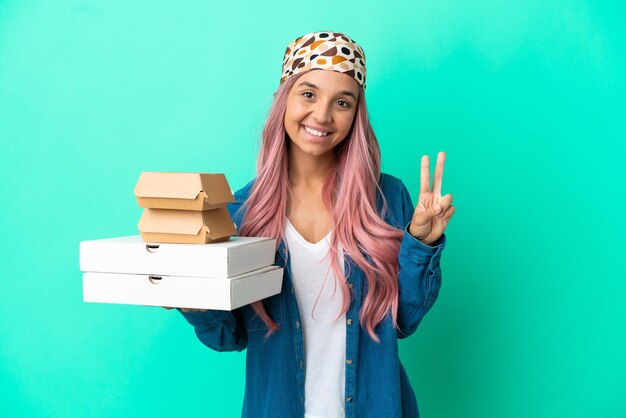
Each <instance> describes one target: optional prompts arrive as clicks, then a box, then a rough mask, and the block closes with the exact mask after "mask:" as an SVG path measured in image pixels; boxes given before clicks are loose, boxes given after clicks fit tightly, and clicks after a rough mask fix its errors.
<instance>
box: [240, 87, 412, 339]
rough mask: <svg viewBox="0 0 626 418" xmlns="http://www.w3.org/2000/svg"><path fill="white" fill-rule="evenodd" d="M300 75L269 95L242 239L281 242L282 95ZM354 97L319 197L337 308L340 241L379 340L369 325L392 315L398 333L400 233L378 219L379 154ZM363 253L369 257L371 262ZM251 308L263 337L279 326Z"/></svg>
mask: <svg viewBox="0 0 626 418" xmlns="http://www.w3.org/2000/svg"><path fill="white" fill-rule="evenodd" d="M300 76H301V75H295V76H292V77H290V78H288V79H287V80H285V81H284V82H283V83H282V84H281V85H280V86H279V87H278V90H277V91H276V93H274V102H273V104H272V107H271V109H270V112H269V115H268V118H267V120H266V123H265V127H264V128H263V138H262V144H261V149H260V151H259V156H258V160H257V177H256V180H255V183H254V185H253V187H252V190H251V191H250V195H249V197H248V199H247V200H246V202H245V203H244V205H243V207H242V208H241V210H245V211H246V214H245V217H244V220H243V222H242V225H241V226H240V229H239V235H240V236H262V237H272V238H275V239H276V242H277V244H276V247H277V249H278V246H279V245H280V243H281V242H282V241H284V236H283V228H284V225H285V216H276V214H286V213H287V208H288V203H289V196H290V194H291V189H290V184H289V178H288V169H289V139H288V137H287V135H286V131H285V125H284V116H285V110H286V107H287V96H288V95H289V92H290V90H291V87H292V86H293V84H294V83H295V82H296V80H297V79H298V78H299V77H300ZM359 88H360V89H361V90H360V94H359V99H358V103H357V109H356V114H355V117H354V121H353V124H352V128H351V130H350V132H349V133H348V136H347V138H346V139H344V140H343V141H342V142H341V143H340V144H338V145H337V146H336V147H335V149H334V155H335V158H336V161H337V164H335V165H333V168H332V169H331V172H330V173H329V174H328V175H327V177H326V179H325V180H324V185H323V187H322V200H323V201H324V205H325V206H326V208H327V210H328V211H329V213H330V215H331V216H330V217H331V224H332V228H333V234H331V237H332V238H331V242H330V248H331V251H329V256H330V264H331V266H332V270H333V272H334V274H335V277H336V282H335V285H337V284H338V285H339V286H340V289H341V292H342V296H343V306H342V311H341V313H340V315H341V314H343V313H346V312H347V311H348V308H349V307H350V297H351V295H350V289H349V287H348V284H347V282H346V277H347V275H348V274H349V271H346V274H345V275H344V273H343V271H342V268H341V265H340V264H339V263H340V257H339V255H340V252H339V250H338V249H339V248H340V247H339V244H341V246H342V247H343V250H344V253H343V254H347V255H348V256H349V257H350V258H351V259H352V260H353V262H354V263H355V264H356V265H357V266H358V267H359V268H360V269H361V270H362V271H363V272H364V273H365V277H366V278H367V289H368V291H367V295H366V297H365V301H364V303H363V306H362V308H361V311H360V313H359V321H360V323H361V326H363V327H364V328H365V329H366V330H367V332H368V333H369V335H370V336H371V338H372V339H373V340H375V341H376V342H378V341H379V339H378V337H377V335H376V333H375V332H374V328H375V327H376V326H377V325H378V324H379V323H380V322H382V321H383V319H384V318H385V317H386V315H387V314H389V313H391V315H392V321H393V325H394V327H396V328H397V322H396V314H397V310H398V280H397V277H398V270H399V265H398V250H399V248H400V242H401V238H402V236H403V231H402V230H400V229H397V228H394V227H392V226H390V225H388V224H387V223H386V222H385V221H384V216H385V212H386V211H387V203H386V201H385V200H384V197H382V196H383V195H382V191H381V190H380V186H379V185H378V180H379V176H380V149H379V146H378V140H377V138H376V135H375V134H374V131H373V129H372V126H371V124H370V121H369V116H368V112H367V107H366V104H365V96H364V94H363V89H362V88H361V87H359ZM377 190H378V191H380V196H381V197H382V199H383V200H382V213H381V214H378V213H377V210H376V191H377ZM364 254H368V255H369V258H370V259H369V260H368V259H367V258H366V256H365V255H364ZM252 307H253V309H254V311H255V312H256V314H257V315H258V316H259V318H261V320H262V321H263V322H264V323H265V324H266V325H267V327H268V333H267V334H266V335H267V336H269V335H271V334H272V333H274V332H275V331H276V330H277V329H278V327H279V326H278V324H277V323H276V322H274V320H273V319H272V318H271V317H270V316H269V315H268V313H267V311H266V310H265V307H264V305H263V302H262V301H259V302H255V303H253V304H252Z"/></svg>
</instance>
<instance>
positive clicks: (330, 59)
mask: <svg viewBox="0 0 626 418" xmlns="http://www.w3.org/2000/svg"><path fill="white" fill-rule="evenodd" d="M315 68H319V69H322V70H331V71H337V72H340V73H344V74H347V75H349V76H351V77H353V78H354V79H355V80H356V81H357V83H359V84H360V85H361V87H363V90H365V52H364V51H363V48H361V47H360V46H359V45H358V44H357V43H356V42H354V41H353V40H352V39H350V37H348V35H346V34H345V33H341V32H332V31H324V32H312V33H307V34H306V35H302V36H300V37H299V38H298V39H296V40H295V41H293V42H292V43H290V44H289V46H288V47H287V49H286V50H285V56H284V58H283V73H282V76H281V78H280V83H279V85H280V84H282V83H283V81H285V80H286V79H288V78H289V77H291V76H292V75H295V74H300V73H303V72H305V71H308V70H312V69H315Z"/></svg>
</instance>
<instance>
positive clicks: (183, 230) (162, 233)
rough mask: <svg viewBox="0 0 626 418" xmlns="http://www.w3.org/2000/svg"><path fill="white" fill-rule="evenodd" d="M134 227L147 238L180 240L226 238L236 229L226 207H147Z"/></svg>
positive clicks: (188, 242) (145, 239) (152, 239)
mask: <svg viewBox="0 0 626 418" xmlns="http://www.w3.org/2000/svg"><path fill="white" fill-rule="evenodd" d="M137 228H138V229H139V232H140V234H141V238H142V239H143V240H144V241H146V242H166V243H167V242H169V243H181V244H182V243H185V244H208V243H213V242H221V241H227V240H229V239H230V236H231V235H235V234H236V233H237V229H236V228H235V224H234V223H233V221H232V219H231V217H230V214H229V213H228V210H227V209H226V208H225V207H222V208H218V209H212V210H207V211H192V210H173V209H150V208H146V209H144V211H143V214H142V216H141V219H140V220H139V223H138V224H137Z"/></svg>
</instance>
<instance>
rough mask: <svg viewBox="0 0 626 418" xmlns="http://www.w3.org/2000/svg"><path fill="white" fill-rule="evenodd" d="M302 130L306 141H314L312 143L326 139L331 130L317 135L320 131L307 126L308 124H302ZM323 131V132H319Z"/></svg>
mask: <svg viewBox="0 0 626 418" xmlns="http://www.w3.org/2000/svg"><path fill="white" fill-rule="evenodd" d="M302 132H304V136H305V138H307V140H308V141H310V142H314V143H317V144H319V143H321V142H324V141H325V140H326V138H328V137H329V136H330V135H331V134H332V132H327V133H326V135H321V136H320V135H318V134H319V133H320V131H316V130H314V129H311V128H309V127H308V126H305V125H302ZM321 133H323V132H321Z"/></svg>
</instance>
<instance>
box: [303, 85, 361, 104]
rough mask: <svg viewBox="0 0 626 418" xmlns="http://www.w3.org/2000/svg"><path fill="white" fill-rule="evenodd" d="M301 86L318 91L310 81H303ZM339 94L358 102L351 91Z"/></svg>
mask: <svg viewBox="0 0 626 418" xmlns="http://www.w3.org/2000/svg"><path fill="white" fill-rule="evenodd" d="M300 86H308V87H311V88H312V89H316V90H317V89H318V87H317V86H316V85H315V84H313V83H309V82H308V81H303V82H302V83H300V84H298V87H300ZM339 94H343V95H346V96H351V97H352V98H353V99H354V100H356V96H355V95H354V93H352V92H351V91H348V90H344V91H340V92H339Z"/></svg>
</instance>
